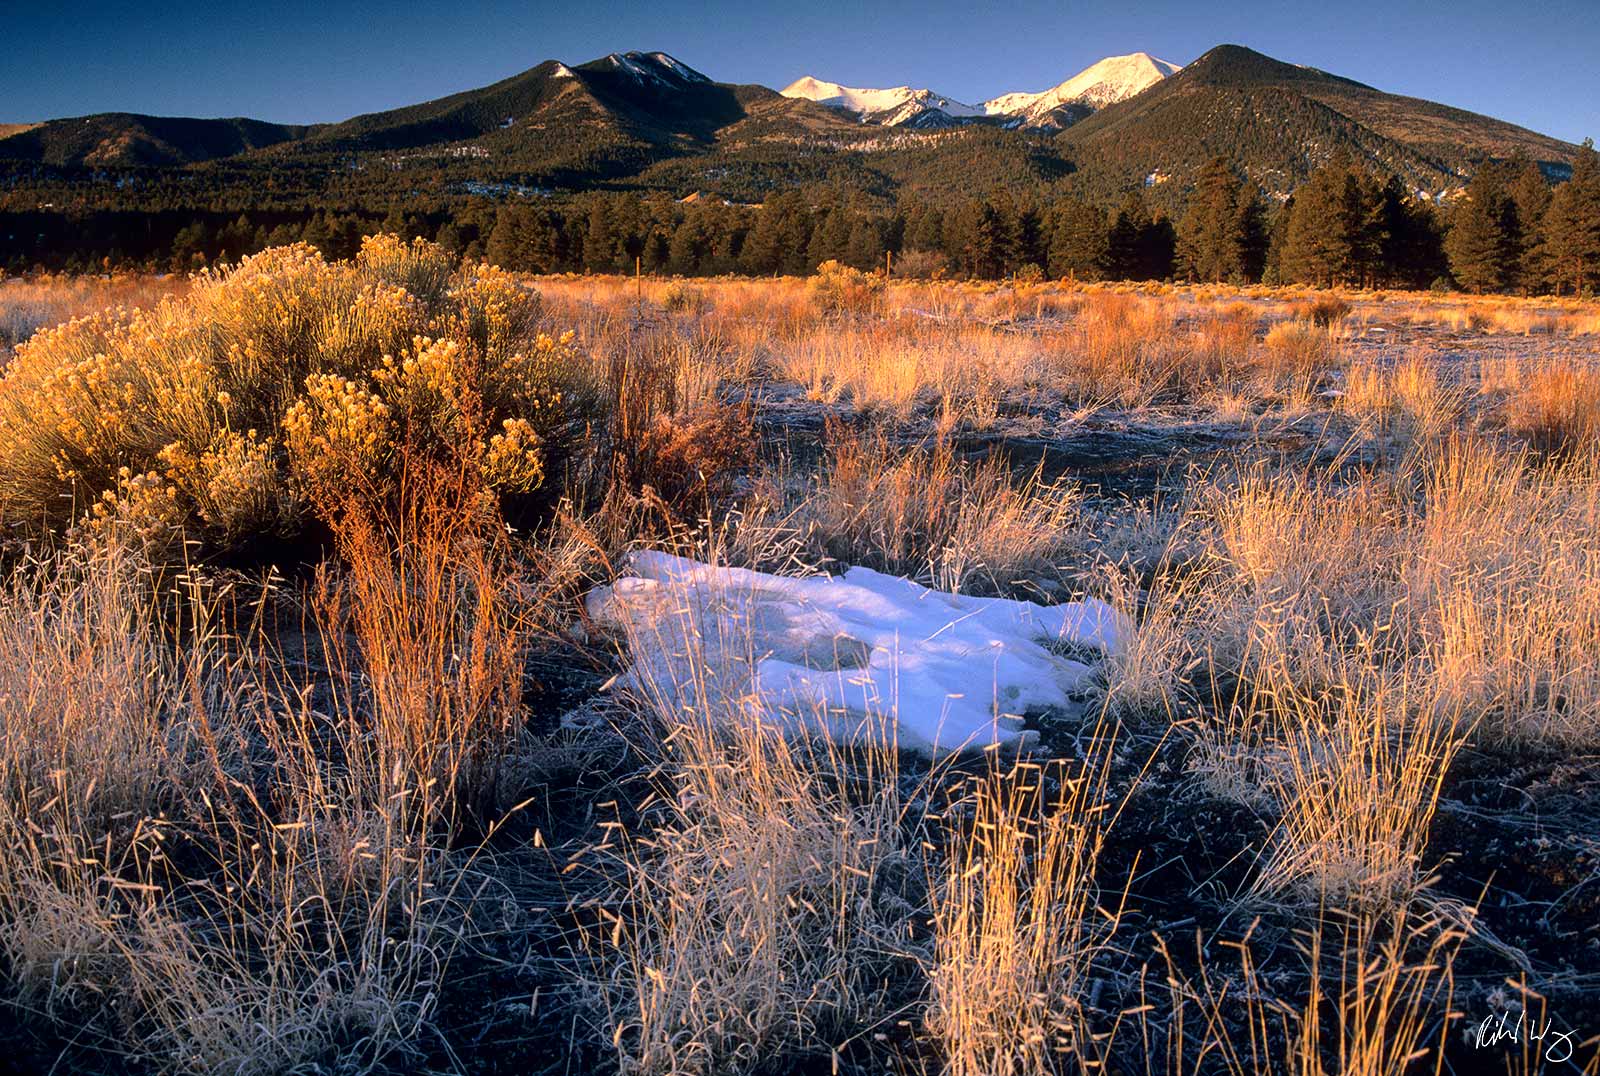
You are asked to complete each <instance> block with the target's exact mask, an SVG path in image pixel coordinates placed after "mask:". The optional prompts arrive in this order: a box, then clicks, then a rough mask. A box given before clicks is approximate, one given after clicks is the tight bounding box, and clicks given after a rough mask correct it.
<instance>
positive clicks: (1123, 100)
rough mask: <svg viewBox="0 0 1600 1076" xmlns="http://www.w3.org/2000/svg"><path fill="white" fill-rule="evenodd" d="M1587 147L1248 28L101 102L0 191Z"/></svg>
mask: <svg viewBox="0 0 1600 1076" xmlns="http://www.w3.org/2000/svg"><path fill="white" fill-rule="evenodd" d="M1576 149H1577V147H1575V146H1572V145H1570V144H1568V143H1566V142H1562V141H1560V140H1558V139H1555V138H1551V137H1548V136H1546V135H1542V134H1539V133H1537V132H1534V131H1530V130H1527V129H1526V128H1522V127H1518V126H1516V125H1514V124H1510V123H1506V122H1504V121H1501V120H1496V119H1493V118H1490V117H1487V116H1482V115H1478V114H1476V113H1472V112H1467V111H1463V110H1461V109H1456V108H1451V107H1448V106H1446V105H1441V104H1436V103H1434V102H1430V101H1424V100H1420V99H1417V98H1411V97H1402V96H1397V95H1394V94H1388V93H1384V92H1383V91H1381V90H1378V89H1375V88H1373V87H1371V86H1367V85H1363V84H1362V83H1359V82H1355V81H1352V80H1350V79H1346V78H1342V77H1339V76H1337V75H1334V74H1330V73H1327V72H1324V71H1319V70H1316V69H1314V68H1310V67H1303V66H1299V65H1295V64H1290V63H1284V62H1282V61H1279V60H1275V59H1272V58H1271V57H1268V56H1264V55H1262V54H1260V53H1258V52H1254V51H1252V50H1250V49H1248V48H1245V47H1242V46H1238V45H1221V46H1218V47H1216V48H1214V49H1212V50H1210V51H1209V52H1207V53H1206V54H1205V55H1203V56H1201V57H1200V58H1198V59H1196V60H1195V61H1193V62H1191V63H1189V64H1188V65H1186V66H1181V67H1180V66H1179V65H1177V64H1173V63H1168V62H1166V61H1163V60H1158V59H1156V58H1154V57H1152V56H1150V55H1148V54H1146V53H1143V52H1134V53H1131V54H1129V55H1126V56H1115V57H1109V58H1107V59H1104V60H1101V61H1099V62H1098V63H1096V64H1093V65H1092V66H1090V67H1088V68H1087V69H1085V70H1083V71H1081V72H1079V73H1078V74H1076V75H1073V76H1071V77H1070V78H1067V79H1065V80H1064V81H1062V82H1061V83H1060V84H1058V85H1056V86H1054V87H1051V88H1049V89H1046V90H1043V91H1040V92H1037V93H1033V92H1011V93H1002V94H1000V95H998V96H996V97H993V98H991V99H989V100H986V101H984V102H981V103H979V104H975V105H968V104H964V103H961V102H959V101H957V100H955V99H954V98H951V97H949V96H948V95H946V94H943V93H939V92H937V91H935V90H933V89H928V88H913V87H907V86H902V87H896V88H892V89H858V88H852V87H846V86H841V85H839V84H837V83H833V82H827V81H823V80H821V79H818V78H814V77H809V76H808V77H806V78H802V79H799V80H797V81H796V82H794V83H792V84H790V85H789V86H787V87H786V88H785V89H783V90H782V91H781V92H780V91H777V90H773V89H769V88H767V87H765V86H758V85H736V84H729V83H721V82H716V81H714V80H713V79H711V78H710V77H708V76H706V75H704V74H702V73H701V72H699V71H696V70H694V69H693V68H691V67H689V66H688V65H686V64H683V63H682V62H680V61H678V60H676V59H674V58H673V57H672V56H670V55H668V54H667V53H664V52H625V53H612V54H611V55H609V56H605V57H601V58H600V59H597V60H592V61H590V62H588V63H584V64H576V65H568V64H566V63H563V62H560V61H556V60H547V61H545V62H543V63H541V64H539V65H537V66H535V67H533V68H530V69H529V70H527V71H524V72H523V73H521V74H519V75H514V76H512V77H511V78H508V79H505V80H503V81H500V82H497V83H494V84H493V85H490V86H485V87H482V88H480V89H475V90H468V91H465V92H462V93H458V94H454V95H451V96H449V97H444V98H440V99H438V100H434V101H427V102H423V103H420V104H416V105H409V106H406V107H402V108H397V109H391V110H388V111H384V112H377V113H372V114H368V115H362V116H355V117H352V118H350V119H347V120H344V121H342V122H338V123H330V124H313V125H305V126H295V125H285V124H275V123H267V122H263V121H257V120H251V119H244V118H234V119H178V118H164V117H154V116H142V115H134V114H129V113H102V114H98V115H94V116H83V117H75V118H70V119H59V120H51V121H47V122H44V123H35V124H13V125H9V126H7V125H0V183H4V186H0V190H4V189H7V188H9V189H10V190H11V191H13V192H16V191H19V190H29V189H34V188H36V187H39V186H40V185H41V184H48V185H54V186H53V187H52V188H51V189H55V188H57V187H60V186H62V185H66V186H71V187H73V188H74V189H75V190H76V191H87V192H90V193H93V192H95V191H110V190H115V191H117V192H120V193H119V194H118V197H119V198H122V199H123V200H126V199H127V198H128V197H130V195H128V194H127V193H126V192H127V191H129V190H135V191H136V190H140V189H148V190H156V189H160V190H162V191H163V192H164V193H163V194H162V197H163V198H167V199H169V202H170V199H171V198H176V197H179V194H175V193H172V192H173V191H174V190H178V191H181V189H183V188H184V185H185V184H187V185H188V186H190V187H193V186H200V187H206V188H208V189H226V190H229V191H233V192H235V195H236V197H235V199H234V200H235V201H238V202H240V203H241V204H246V203H248V204H254V202H255V201H256V200H260V201H270V200H272V199H278V200H279V201H280V202H281V204H285V205H289V204H299V203H296V202H295V199H300V202H301V203H303V201H304V200H305V198H306V197H307V196H308V192H314V194H315V195H316V197H318V198H323V199H326V198H330V197H332V198H340V197H342V198H346V199H348V200H349V201H350V202H351V203H352V204H359V200H360V199H362V198H366V197H369V196H370V195H371V194H372V192H387V193H388V194H390V195H391V196H409V194H408V192H409V193H415V192H418V191H426V192H432V193H435V194H438V195H440V196H444V197H461V198H468V197H481V196H493V197H498V198H504V197H520V198H529V197H542V196H546V195H549V194H552V193H559V192H561V191H566V190H585V189H629V190H637V191H642V192H648V191H660V192H664V193H670V194H673V195H675V196H678V197H682V196H685V195H688V194H691V193H693V192H696V191H700V192H705V193H708V194H715V195H718V196H720V197H723V198H727V199H730V200H734V201H760V200H761V199H762V198H763V197H765V196H766V195H767V194H769V193H772V192H774V191H779V190H784V189H789V188H796V187H803V186H806V185H808V184H819V183H825V184H831V185H835V186H839V187H845V188H848V189H851V190H855V191H859V192H861V194H862V195H863V196H865V197H869V198H885V199H889V198H893V197H895V196H897V195H900V194H905V193H913V194H915V195H917V196H919V197H923V198H927V199H931V200H941V199H943V200H952V199H956V198H960V197H966V196H969V195H971V194H973V193H980V192H983V191H986V190H989V189H992V188H996V187H1000V188H1008V189H1013V190H1035V191H1050V190H1066V191H1071V192H1074V193H1079V194H1081V195H1083V196H1085V197H1102V196H1106V195H1109V194H1114V193H1115V192H1117V191H1121V190H1126V189H1128V188H1129V187H1133V186H1142V187H1144V188H1145V189H1147V190H1148V191H1149V192H1150V194H1151V197H1152V198H1153V199H1154V200H1156V201H1157V202H1164V201H1176V200H1178V199H1180V198H1181V192H1182V191H1183V190H1184V189H1185V187H1186V184H1187V181H1188V179H1189V177H1191V176H1192V175H1193V174H1194V172H1195V171H1196V170H1197V169H1198V168H1199V167H1200V165H1202V164H1203V163H1205V161H1206V160H1208V159H1209V158H1211V157H1213V156H1215V155H1218V154H1220V155H1222V156H1224V157H1226V158H1228V159H1229V160H1230V161H1231V162H1232V163H1233V165H1234V166H1235V167H1236V168H1237V169H1239V170H1240V172H1241V173H1242V174H1245V175H1247V176H1249V177H1250V178H1251V179H1252V180H1253V181H1255V182H1256V183H1257V184H1258V185H1259V186H1260V187H1261V189H1262V190H1263V191H1265V192H1266V193H1268V194H1269V195H1276V196H1280V197H1281V196H1283V195H1284V194H1286V193H1287V192H1288V191H1290V190H1292V189H1293V187H1294V186H1295V185H1296V184H1298V183H1299V182H1301V181H1302V180H1304V178H1305V177H1306V176H1307V175H1308V174H1309V173H1310V172H1311V171H1312V170H1313V169H1314V168H1315V167H1316V166H1317V165H1318V164H1319V163H1320V162H1321V161H1323V160H1326V159H1327V158H1328V157H1329V156H1331V155H1332V154H1333V153H1335V152H1336V151H1340V150H1343V151H1345V152H1347V153H1349V154H1350V155H1352V156H1353V157H1354V158H1356V159H1357V160H1359V161H1362V162H1365V163H1366V164H1367V165H1368V166H1369V167H1371V168H1373V169H1374V170H1376V171H1379V172H1381V173H1392V174H1397V175H1400V176H1401V177H1403V178H1404V179H1405V180H1406V182H1407V183H1408V184H1410V185H1411V186H1412V187H1413V188H1414V189H1415V190H1417V191H1419V192H1422V193H1424V194H1428V195H1440V194H1444V193H1446V192H1449V191H1451V190H1453V189H1457V188H1459V187H1460V186H1461V185H1462V184H1464V183H1465V182H1466V180H1467V179H1468V178H1470V176H1471V174H1472V173H1473V171H1474V170H1475V169H1476V168H1477V167H1478V166H1479V165H1480V164H1482V163H1483V162H1484V161H1486V160H1489V159H1491V158H1501V157H1506V156H1509V155H1511V154H1512V153H1515V152H1521V153H1524V154H1526V155H1527V156H1528V157H1530V158H1531V159H1533V160H1535V161H1537V162H1539V163H1540V164H1541V166H1542V167H1543V168H1544V169H1545V170H1546V172H1547V173H1548V174H1550V175H1552V176H1557V177H1558V176H1560V175H1561V174H1562V173H1563V172H1564V170H1565V169H1566V168H1568V167H1569V165H1570V162H1571V160H1572V158H1573V154H1574V153H1575V152H1576ZM185 177H187V178H185ZM269 177H270V181H268V178H269ZM105 197H107V198H109V197H110V195H109V194H107V195H105ZM13 204H14V203H13Z"/></svg>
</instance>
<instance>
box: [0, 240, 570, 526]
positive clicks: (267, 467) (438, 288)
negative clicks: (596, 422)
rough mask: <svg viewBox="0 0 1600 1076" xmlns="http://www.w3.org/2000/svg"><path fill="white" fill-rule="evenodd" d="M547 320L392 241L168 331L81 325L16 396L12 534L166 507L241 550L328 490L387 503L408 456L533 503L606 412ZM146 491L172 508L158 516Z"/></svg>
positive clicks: (254, 285)
mask: <svg viewBox="0 0 1600 1076" xmlns="http://www.w3.org/2000/svg"><path fill="white" fill-rule="evenodd" d="M539 321H540V304H539V300H538V297H537V296H536V295H535V294H533V293H532V292H530V291H529V290H528V289H527V288H526V287H524V286H523V285H522V284H520V283H519V282H517V281H516V279H515V278H513V277H511V276H509V275H508V274H505V273H502V272H500V271H498V270H494V269H489V268H487V267H482V268H470V267H467V268H463V267H459V266H458V265H457V264H456V262H455V261H454V259H452V258H451V257H450V256H449V255H448V254H446V253H445V252H444V251H442V250H441V249H440V248H438V247H436V246H434V245H433V244H431V243H426V242H422V241H416V242H412V243H403V242H401V241H400V240H398V239H395V238H394V237H392V236H374V237H371V238H369V239H368V240H366V241H365V243H364V244H363V246H362V250H361V253H360V255H358V257H357V258H356V259H355V260H354V262H352V263H329V262H327V261H325V260H324V259H323V258H322V257H321V255H319V254H318V253H317V252H316V251H315V250H314V249H312V248H311V247H308V246H305V245H296V246H292V247H283V248H277V249H273V250H268V251H265V252H263V253H261V254H258V255H256V256H254V257H252V258H247V259H245V260H244V261H243V262H242V263H241V264H240V265H238V266H237V267H235V268H231V269H224V270H221V271H218V272H206V273H202V274H199V275H198V276H197V277H196V278H195V279H194V281H193V283H192V286H191V287H190V289H189V291H188V294H187V295H185V296H183V297H181V298H174V299H169V300H167V301H165V302H163V303H162V304H161V305H159V306H158V307H156V308H155V309H153V310H142V311H141V310H134V311H126V310H114V311H108V312H105V313H102V314H97V315H94V316H91V317H87V318H80V319H77V320H75V321H72V322H68V323H67V324H65V325H63V326H61V327H59V328H56V329H51V330H47V331H45V332H41V333H39V334H37V335H36V336H35V337H34V338H33V339H32V340H30V341H29V342H28V343H27V344H25V345H23V346H22V347H21V348H20V349H19V350H18V353H17V356H16V358H15V360H14V361H13V362H12V363H11V365H10V366H9V368H8V369H7V370H6V373H5V376H4V378H3V379H0V519H3V520H5V521H6V522H9V523H13V524H24V525H33V526H40V525H42V526H46V527H60V526H63V525H67V524H71V523H73V522H75V521H77V520H79V519H81V518H83V517H84V516H85V514H86V513H87V514H90V515H92V516H93V517H94V518H96V519H108V518H112V517H115V518H118V519H123V518H130V519H136V520H145V519H146V518H147V517H152V511H151V510H152V509H153V507H155V506H156V505H157V504H159V506H160V508H161V511H160V512H158V513H155V515H156V516H159V517H160V518H161V519H163V520H169V517H173V518H175V522H176V523H177V524H178V525H179V527H180V529H181V530H182V531H183V532H184V533H185V534H186V535H187V536H188V537H191V538H195V539H199V540H201V541H202V542H204V543H205V544H207V545H209V546H212V547H226V546H228V545H230V544H232V543H234V542H236V541H238V540H240V539H242V538H244V537H246V536H248V535H250V534H251V533H261V532H277V533H287V532H290V531H293V530H294V529H295V527H296V526H297V525H298V524H299V523H300V522H301V520H302V518H303V516H304V512H305V510H306V507H307V505H308V504H310V499H308V497H307V496H306V492H307V489H308V487H309V486H311V485H314V484H316V483H318V482H323V481H326V482H331V483H334V484H339V483H349V482H353V481H366V482H369V483H378V484H380V485H381V484H382V483H383V482H385V481H387V480H388V478H389V475H390V472H391V471H392V468H393V463H394V459H395V456H396V453H397V449H398V442H399V441H400V440H404V441H406V442H407V443H408V444H410V445H411V447H412V448H413V449H416V448H418V447H419V446H424V445H426V444H433V445H435V446H438V447H441V448H442V447H445V446H449V447H450V448H451V450H452V451H455V450H458V449H461V448H463V447H470V452H469V453H468V454H469V455H473V456H474V457H475V458H480V462H481V464H482V468H481V469H482V473H483V475H484V477H485V478H486V479H487V480H488V481H489V482H490V484H491V485H493V486H495V487H497V488H500V489H503V490H506V491H510V492H526V491H528V490H530V489H532V488H534V487H536V486H538V485H540V484H541V483H542V481H543V480H544V476H545V474H546V471H547V469H548V461H549V458H550V457H551V456H552V454H554V455H558V456H559V455H562V454H564V453H565V452H566V451H568V449H569V448H570V447H571V445H572V444H573V443H574V442H575V440H576V434H577V432H578V431H581V430H582V429H583V428H584V425H585V423H587V422H589V421H590V420H592V419H593V418H594V417H595V409H596V408H597V407H598V406H599V404H598V401H599V398H600V397H599V394H598V393H597V392H596V391H594V390H593V389H592V387H590V385H589V382H588V380H587V378H588V375H587V373H586V371H587V367H586V365H585V364H584V363H582V362H581V361H580V360H579V356H578V355H577V352H576V348H575V347H574V345H573V342H572V341H573V338H572V336H571V334H566V335H562V336H551V335H549V334H547V333H541V332H540V331H539V328H538V326H539ZM127 474H132V475H136V476H147V475H154V476H156V477H155V478H154V479H152V480H151V481H152V482H159V483H160V484H161V485H162V487H163V489H164V490H166V491H169V492H164V493H163V494H162V495H161V499H160V500H159V501H151V500H150V498H151V496H153V495H147V494H146V493H145V492H144V491H143V490H142V488H137V487H138V483H135V484H134V486H128V482H129V479H127V477H126V475H127ZM124 487H127V488H124ZM147 502H148V503H147ZM169 502H170V503H169ZM169 521H170V520H169ZM135 525H136V529H138V530H140V533H141V535H142V536H144V537H147V538H148V537H150V535H149V534H146V533H145V532H146V531H148V530H149V528H148V527H146V526H145V524H144V523H143V522H136V524H135Z"/></svg>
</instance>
